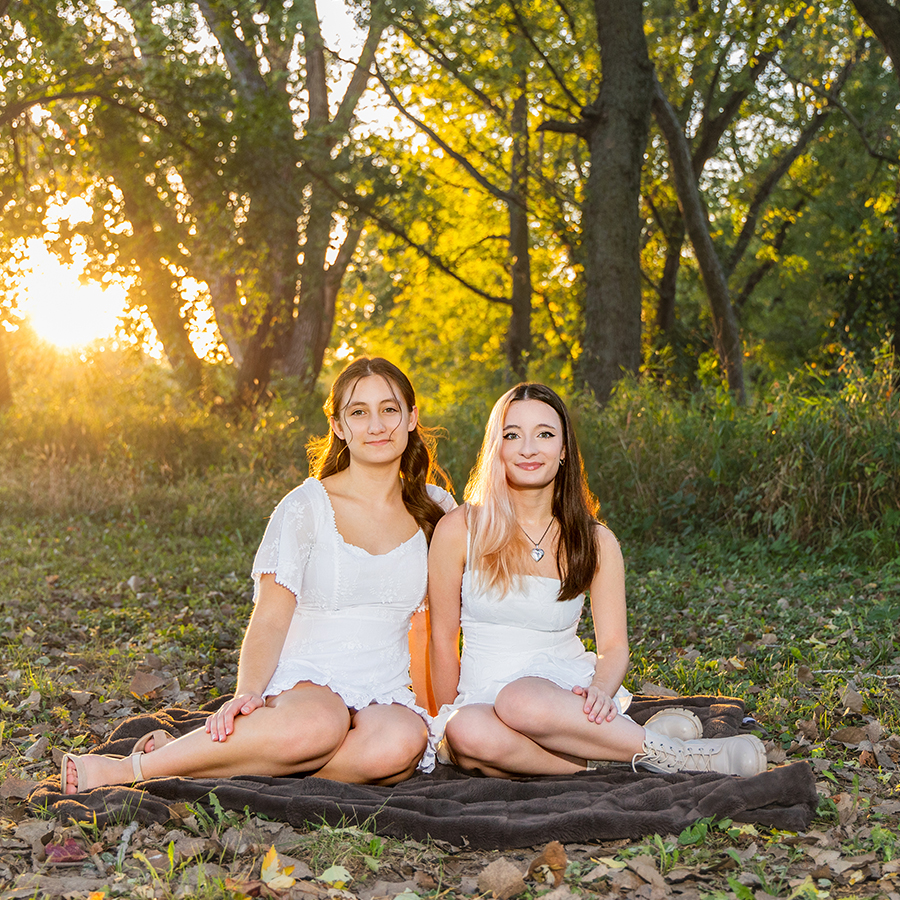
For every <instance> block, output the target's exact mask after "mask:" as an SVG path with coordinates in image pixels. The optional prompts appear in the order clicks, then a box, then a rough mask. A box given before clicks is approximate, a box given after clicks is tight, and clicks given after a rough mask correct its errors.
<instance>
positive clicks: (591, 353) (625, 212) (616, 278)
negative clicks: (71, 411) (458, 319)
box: [578, 0, 653, 403]
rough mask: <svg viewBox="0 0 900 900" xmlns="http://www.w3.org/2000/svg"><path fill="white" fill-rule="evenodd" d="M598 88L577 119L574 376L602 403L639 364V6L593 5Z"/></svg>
mask: <svg viewBox="0 0 900 900" xmlns="http://www.w3.org/2000/svg"><path fill="white" fill-rule="evenodd" d="M594 8H595V11H596V17H597V32H598V38H599V42H600V57H601V65H602V75H603V81H602V83H601V85H600V91H599V94H598V96H597V99H596V101H595V103H594V104H593V105H592V108H586V109H585V110H584V112H583V116H584V118H585V124H586V129H585V136H586V137H587V140H588V146H589V148H590V156H591V168H590V173H589V175H588V179H587V183H586V185H585V202H584V206H583V213H582V231H583V241H584V244H585V282H586V287H585V300H584V303H585V309H584V335H583V340H582V354H581V357H580V359H579V361H578V362H579V366H578V370H579V377H580V380H581V381H582V382H583V383H584V384H586V385H587V386H588V387H589V388H590V389H591V390H592V391H593V392H594V394H595V396H596V398H597V399H598V400H599V401H600V402H601V403H604V402H606V400H607V399H608V398H609V395H610V392H611V391H612V388H613V385H614V384H615V383H616V382H617V381H618V380H619V379H620V378H621V377H622V372H623V371H626V372H637V371H638V369H639V367H640V364H641V269H640V236H641V223H640V217H639V201H640V187H641V185H640V181H641V167H642V164H643V157H644V148H645V147H646V144H647V136H648V132H649V128H650V105H651V99H652V96H653V67H652V64H651V63H650V59H649V56H648V54H647V41H646V38H645V35H644V21H643V7H642V2H641V0H618V2H616V0H594Z"/></svg>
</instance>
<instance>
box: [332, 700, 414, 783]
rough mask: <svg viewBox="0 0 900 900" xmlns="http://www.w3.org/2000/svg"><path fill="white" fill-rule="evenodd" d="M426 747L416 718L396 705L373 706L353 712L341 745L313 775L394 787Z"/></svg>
mask: <svg viewBox="0 0 900 900" xmlns="http://www.w3.org/2000/svg"><path fill="white" fill-rule="evenodd" d="M427 744H428V729H427V728H426V727H425V722H424V721H422V718H421V717H420V716H419V715H417V714H416V713H414V712H413V711H412V710H411V709H409V708H407V707H405V706H400V705H399V704H396V703H395V704H392V705H384V704H379V703H373V704H372V705H371V706H367V707H366V708H365V709H361V710H359V712H356V713H353V715H352V718H351V727H350V731H349V732H348V733H347V737H346V738H345V739H344V743H343V744H341V746H340V748H339V749H338V751H337V753H335V754H334V756H333V757H332V758H331V759H330V760H329V761H328V763H326V764H325V765H324V766H323V767H322V768H321V769H320V770H319V771H318V772H316V775H317V776H318V777H320V778H331V779H332V780H334V781H345V782H347V783H350V784H396V783H397V782H398V781H403V780H404V779H405V778H409V776H410V775H412V774H413V772H415V770H416V766H417V765H418V762H419V760H420V759H421V758H422V754H423V753H424V752H425V747H426V746H427Z"/></svg>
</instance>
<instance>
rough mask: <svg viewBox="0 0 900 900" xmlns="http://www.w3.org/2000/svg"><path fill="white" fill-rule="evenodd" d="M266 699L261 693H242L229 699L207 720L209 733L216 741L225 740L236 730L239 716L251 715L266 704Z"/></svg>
mask: <svg viewBox="0 0 900 900" xmlns="http://www.w3.org/2000/svg"><path fill="white" fill-rule="evenodd" d="M265 705H266V701H265V700H263V698H262V697H260V696H259V694H241V695H240V696H239V697H234V698H232V699H231V700H229V701H228V702H227V703H226V704H225V705H224V706H223V707H222V708H221V709H218V710H216V712H214V713H213V714H212V715H211V716H210V717H209V718H208V719H207V720H206V731H207V734H209V736H210V737H211V738H212V740H214V741H224V740H225V739H226V738H227V737H228V735H229V734H231V733H232V732H233V731H234V720H235V718H236V717H237V716H249V715H250V713H252V712H253V711H254V710H257V709H259V708H260V707H261V706H265Z"/></svg>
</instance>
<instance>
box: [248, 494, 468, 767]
mask: <svg viewBox="0 0 900 900" xmlns="http://www.w3.org/2000/svg"><path fill="white" fill-rule="evenodd" d="M428 492H429V494H430V495H431V497H432V499H434V500H436V501H437V502H438V503H439V504H440V505H441V506H443V507H444V509H445V510H448V511H449V510H450V509H452V508H453V507H454V506H455V505H456V503H455V501H454V500H453V498H452V497H451V496H450V495H449V494H448V493H447V492H446V491H444V490H442V489H441V488H439V487H437V486H435V485H428ZM267 573H271V574H274V575H275V580H276V582H278V584H280V585H283V586H284V587H286V588H287V589H288V590H289V591H291V593H293V594H294V595H295V596H296V598H297V607H296V610H295V611H294V617H293V619H292V620H291V624H290V627H289V628H288V633H287V636H286V638H285V641H284V647H283V648H282V651H281V656H280V657H279V660H278V665H277V666H276V668H275V672H274V673H273V675H272V678H271V680H270V681H269V684H268V686H267V687H266V689H265V691H263V696H264V697H269V696H272V695H273V694H280V693H281V692H282V691H286V690H290V688H292V687H294V685H295V684H297V683H298V682H300V681H311V682H313V683H314V684H321V685H325V686H327V687H329V688H331V690H333V691H334V692H335V693H336V694H338V696H340V698H341V699H342V700H343V701H344V703H346V704H347V706H348V707H349V708H351V709H357V710H358V709H363V708H364V707H366V706H368V705H369V704H370V703H385V704H390V703H399V704H401V705H402V706H408V707H409V708H410V709H412V710H414V711H415V712H416V713H418V714H419V715H420V716H421V717H422V718H423V719H424V720H425V722H426V724H429V725H430V721H431V720H430V717H429V715H428V713H426V712H425V711H424V710H423V709H421V708H420V707H419V706H417V705H416V698H415V694H413V692H412V689H411V687H410V677H409V642H408V634H409V626H410V620H411V618H412V614H413V613H414V612H416V610H417V609H419V608H420V607H421V606H422V603H423V601H424V599H425V590H426V587H427V581H428V547H427V542H426V540H425V535H424V533H423V532H422V531H421V529H420V530H419V531H417V532H416V533H415V534H414V535H413V536H412V537H411V538H410V539H409V540H407V541H404V543H402V544H400V545H399V546H398V547H395V548H394V549H393V550H391V551H390V552H388V553H384V554H380V555H373V554H371V553H369V552H367V551H366V550H363V549H362V548H360V547H355V546H353V545H352V544H348V543H346V542H345V541H344V539H343V538H342V537H341V535H340V532H338V530H337V526H336V524H335V520H334V510H333V509H332V507H331V501H330V500H329V498H328V493H327V492H326V490H325V488H324V487H323V485H322V483H321V482H320V481H319V480H318V479H316V478H308V479H307V480H306V481H304V482H303V484H302V485H300V486H299V487H297V488H295V489H294V490H293V491H291V492H290V493H289V494H288V495H287V496H286V497H285V498H284V499H283V500H282V501H281V502H280V503H279V504H278V506H277V507H276V508H275V511H274V512H273V513H272V517H271V518H270V519H269V524H268V526H267V528H266V533H265V535H264V536H263V539H262V543H261V544H260V547H259V550H258V551H257V553H256V559H255V560H254V563H253V580H254V583H255V591H254V602H256V599H257V597H258V596H259V584H260V577H261V576H262V575H264V574H267ZM432 768H434V746H433V744H432V742H431V741H429V745H428V750H427V751H426V753H425V757H424V758H423V759H422V761H421V762H420V763H419V769H420V770H421V771H424V772H428V771H431V769H432Z"/></svg>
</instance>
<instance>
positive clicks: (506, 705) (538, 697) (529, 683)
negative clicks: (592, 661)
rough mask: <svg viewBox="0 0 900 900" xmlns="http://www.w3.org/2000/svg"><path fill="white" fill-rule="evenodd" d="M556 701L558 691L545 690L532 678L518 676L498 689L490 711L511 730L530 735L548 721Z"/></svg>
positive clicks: (556, 707)
mask: <svg viewBox="0 0 900 900" xmlns="http://www.w3.org/2000/svg"><path fill="white" fill-rule="evenodd" d="M554 695H556V696H554ZM559 702H560V697H559V696H558V691H553V690H547V689H546V687H545V685H544V684H542V683H541V682H539V681H537V680H536V679H521V680H519V681H513V682H512V683H511V684H508V685H506V686H505V687H504V688H503V689H502V690H501V691H500V693H499V694H498V695H497V699H496V700H495V701H494V712H495V713H496V715H497V718H498V719H500V721H501V722H503V724H504V725H506V726H508V727H509V728H512V729H513V731H518V732H520V733H521V734H526V735H531V734H534V733H538V732H543V731H544V730H545V728H546V727H547V726H548V725H549V723H551V722H552V720H553V718H554V716H555V715H556V713H557V711H558V709H559Z"/></svg>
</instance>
